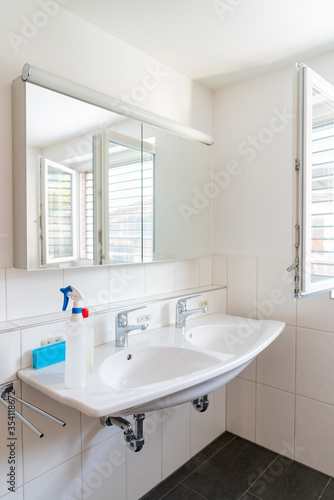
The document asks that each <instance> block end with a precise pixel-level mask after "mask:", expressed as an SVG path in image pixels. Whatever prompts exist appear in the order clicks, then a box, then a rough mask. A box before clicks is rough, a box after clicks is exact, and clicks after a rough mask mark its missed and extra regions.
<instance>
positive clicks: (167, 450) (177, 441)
mask: <svg viewBox="0 0 334 500" xmlns="http://www.w3.org/2000/svg"><path fill="white" fill-rule="evenodd" d="M190 415H191V408H190V404H188V403H185V404H183V405H180V406H176V407H175V408H166V409H165V410H162V411H161V422H162V478H163V479H165V478H166V477H167V476H169V474H171V473H172V472H174V471H175V470H176V469H178V468H179V467H181V465H182V464H184V463H185V462H186V461H187V460H189V459H190V456H191V455H190V446H191V428H190V425H187V426H183V425H180V422H190ZM175 450H177V451H178V452H177V453H175Z"/></svg>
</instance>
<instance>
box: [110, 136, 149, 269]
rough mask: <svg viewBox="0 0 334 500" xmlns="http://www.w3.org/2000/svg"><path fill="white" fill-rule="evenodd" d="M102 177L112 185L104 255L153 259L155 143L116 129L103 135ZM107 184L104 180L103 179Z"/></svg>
mask: <svg viewBox="0 0 334 500" xmlns="http://www.w3.org/2000/svg"><path fill="white" fill-rule="evenodd" d="M102 144H103V149H104V152H103V153H104V154H102V155H101V158H104V160H103V161H104V165H107V166H108V168H107V169H106V168H102V178H103V179H104V180H105V184H106V185H107V186H108V189H107V192H106V190H104V193H105V194H104V196H106V197H107V203H103V202H102V207H105V211H106V213H105V215H104V220H105V221H106V223H105V225H104V226H105V229H104V232H103V234H104V247H105V248H104V252H103V254H104V255H108V263H110V264H113V263H141V262H152V260H153V252H154V230H153V228H154V189H153V186H154V163H155V154H154V144H152V143H149V142H147V143H146V142H145V143H142V142H141V141H139V140H137V139H135V138H132V137H128V136H125V135H122V134H119V133H116V132H108V133H107V132H105V133H104V136H103V141H102ZM102 184H103V182H102Z"/></svg>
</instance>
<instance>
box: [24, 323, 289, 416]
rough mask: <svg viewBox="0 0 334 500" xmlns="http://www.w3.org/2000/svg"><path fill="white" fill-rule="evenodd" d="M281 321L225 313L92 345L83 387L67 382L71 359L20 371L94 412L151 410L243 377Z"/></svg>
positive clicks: (40, 385)
mask: <svg viewBox="0 0 334 500" xmlns="http://www.w3.org/2000/svg"><path fill="white" fill-rule="evenodd" d="M284 326H285V324H284V323H282V322H280V321H269V320H268V321H255V320H248V319H245V318H238V317H235V316H227V315H225V314H211V315H206V316H202V317H198V318H196V319H192V320H189V319H188V320H187V328H186V331H185V332H184V331H183V330H182V329H179V328H175V327H174V325H169V326H166V327H163V328H158V329H156V330H150V331H145V332H139V333H137V334H135V335H130V336H129V343H128V348H126V349H125V348H120V347H116V346H115V343H114V342H109V343H108V344H104V345H101V346H98V347H96V348H95V349H94V367H93V375H92V378H91V379H90V381H89V384H88V385H87V387H85V388H80V389H69V388H68V387H66V386H65V383H64V380H65V362H62V363H57V364H55V365H52V366H48V367H46V368H42V369H40V370H35V369H33V368H26V369H24V370H20V371H19V372H18V376H19V378H20V379H22V380H23V381H24V382H26V383H27V384H29V385H31V386H33V387H34V388H35V389H38V390H39V391H41V392H42V393H44V394H46V395H47V396H50V397H51V398H53V399H55V400H56V401H58V402H60V403H62V404H65V405H68V406H71V407H72V408H75V409H77V410H80V411H82V412H83V413H85V414H87V415H89V416H91V417H104V416H107V415H112V416H119V415H130V414H134V413H145V412H148V411H155V410H158V409H161V408H166V407H169V406H174V405H178V404H182V403H185V402H187V401H192V400H194V399H197V398H200V397H202V396H204V395H206V394H208V393H210V392H212V391H214V390H215V389H217V388H218V387H220V386H221V385H224V384H226V383H227V382H228V381H230V380H231V379H232V378H234V377H235V376H236V375H238V374H239V373H240V372H241V371H242V370H243V369H244V368H245V367H246V366H247V365H248V364H249V363H250V362H251V361H252V360H253V359H254V358H255V357H256V356H257V355H258V354H259V353H260V352H261V351H262V350H263V349H265V347H267V346H268V345H269V344H270V343H271V342H272V341H273V340H274V339H275V338H276V337H277V336H278V335H279V334H280V333H281V332H282V330H283V328H284Z"/></svg>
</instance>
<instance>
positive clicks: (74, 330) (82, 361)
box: [60, 286, 88, 388]
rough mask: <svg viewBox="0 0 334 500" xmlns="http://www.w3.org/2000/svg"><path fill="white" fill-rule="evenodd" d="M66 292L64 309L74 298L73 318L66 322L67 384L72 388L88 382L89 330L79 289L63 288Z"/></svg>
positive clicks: (63, 291) (82, 385)
mask: <svg viewBox="0 0 334 500" xmlns="http://www.w3.org/2000/svg"><path fill="white" fill-rule="evenodd" d="M60 291H61V292H62V293H63V294H64V304H63V311H65V310H66V308H67V306H68V302H69V299H70V298H71V299H72V300H73V307H72V316H71V320H70V321H68V322H67V323H66V354H65V385H66V386H67V387H70V388H78V387H84V386H85V385H86V382H87V351H88V332H87V325H86V322H85V321H84V320H83V317H82V309H81V307H80V304H79V303H80V301H81V300H82V299H83V297H82V295H81V293H80V292H79V290H77V289H76V288H74V287H73V286H68V287H66V288H61V289H60Z"/></svg>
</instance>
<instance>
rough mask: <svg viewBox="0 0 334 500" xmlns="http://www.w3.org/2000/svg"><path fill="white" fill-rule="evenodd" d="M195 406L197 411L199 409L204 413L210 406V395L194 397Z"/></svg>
mask: <svg viewBox="0 0 334 500" xmlns="http://www.w3.org/2000/svg"><path fill="white" fill-rule="evenodd" d="M193 407H194V408H195V410H196V411H199V412H200V413H203V412H204V411H206V410H207V409H208V407H209V398H208V396H207V395H205V396H202V397H201V398H198V399H194V401H193Z"/></svg>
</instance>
